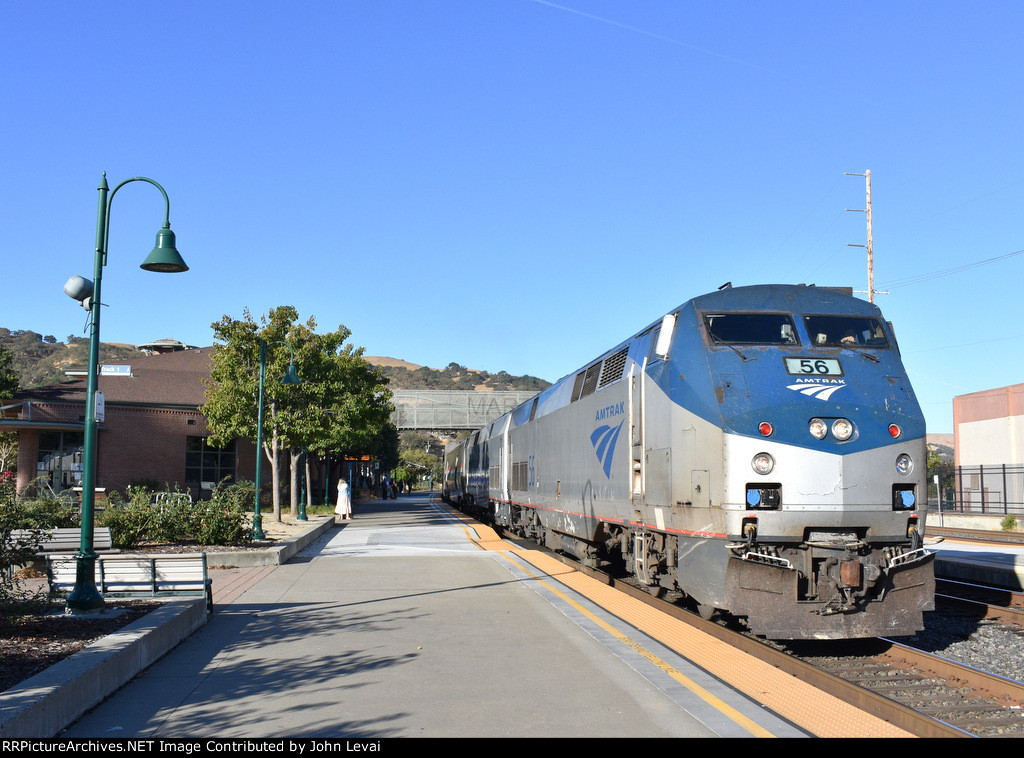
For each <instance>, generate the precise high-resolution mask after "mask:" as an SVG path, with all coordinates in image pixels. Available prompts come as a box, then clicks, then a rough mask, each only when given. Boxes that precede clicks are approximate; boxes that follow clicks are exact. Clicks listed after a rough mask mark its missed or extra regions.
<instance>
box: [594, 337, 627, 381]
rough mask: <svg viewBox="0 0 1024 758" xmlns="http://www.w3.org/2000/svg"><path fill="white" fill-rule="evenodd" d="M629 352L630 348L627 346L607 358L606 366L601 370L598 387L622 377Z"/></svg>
mask: <svg viewBox="0 0 1024 758" xmlns="http://www.w3.org/2000/svg"><path fill="white" fill-rule="evenodd" d="M628 353H629V348H628V347H626V348H623V349H622V350H620V351H619V352H617V353H616V354H615V355H613V356H611V357H610V358H608V359H606V360H605V362H604V368H603V369H602V370H601V381H600V382H598V385H597V387H598V389H600V388H601V387H606V386H607V385H609V384H611V383H612V382H617V381H619V379H621V378H622V372H623V370H624V369H625V368H626V355H627V354H628Z"/></svg>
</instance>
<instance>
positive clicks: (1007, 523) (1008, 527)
mask: <svg viewBox="0 0 1024 758" xmlns="http://www.w3.org/2000/svg"><path fill="white" fill-rule="evenodd" d="M999 526H1000V528H1001V529H1002V530H1003V531H1004V532H1012V531H1013V530H1014V529H1016V528H1017V517H1016V516H1014V515H1013V514H1012V513H1011V514H1010V515H1008V516H1004V517H1003V520H1002V521H1000V522H999Z"/></svg>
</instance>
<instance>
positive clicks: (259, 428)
mask: <svg viewBox="0 0 1024 758" xmlns="http://www.w3.org/2000/svg"><path fill="white" fill-rule="evenodd" d="M270 344H271V345H278V344H280V345H284V346H285V347H287V348H288V350H289V352H291V354H292V358H291V361H290V362H289V363H288V370H287V371H286V372H285V375H284V377H282V379H281V384H302V380H301V379H299V371H298V369H296V368H295V351H294V350H292V346H291V345H289V344H288V343H287V342H284V341H282V340H277V341H276V342H271V343H270ZM266 376H267V343H266V342H265V341H264V340H260V390H259V400H258V401H257V410H256V507H255V508H254V509H253V514H252V538H253V539H254V540H261V539H263V538H264V537H265V536H266V535H265V534H264V533H263V515H262V514H261V513H260V485H261V483H262V476H263V467H262V464H263V385H264V382H265V380H266Z"/></svg>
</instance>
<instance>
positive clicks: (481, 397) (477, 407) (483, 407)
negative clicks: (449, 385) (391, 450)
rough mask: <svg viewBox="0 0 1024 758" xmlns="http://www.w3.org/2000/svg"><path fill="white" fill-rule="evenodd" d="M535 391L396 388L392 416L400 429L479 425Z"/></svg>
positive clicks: (438, 428)
mask: <svg viewBox="0 0 1024 758" xmlns="http://www.w3.org/2000/svg"><path fill="white" fill-rule="evenodd" d="M536 394H537V393H536V392H503V391H502V392H470V391H458V390H399V389H396V390H393V396H392V398H391V400H392V402H393V403H394V405H395V413H394V414H393V415H392V417H391V418H392V420H393V421H394V422H395V426H397V427H398V429H399V430H403V429H420V430H423V431H435V432H445V431H451V432H455V431H461V430H465V429H479V428H480V427H482V426H485V425H486V424H489V423H490V422H492V421H494V419H496V418H498V417H500V416H502V415H504V414H505V413H507V412H508V411H510V410H512V409H513V408H515V407H516V406H517V405H519V404H520V403H522V402H524V401H525V400H529V399H530V398H531V397H533V396H534V395H536Z"/></svg>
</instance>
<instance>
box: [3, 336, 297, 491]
mask: <svg viewBox="0 0 1024 758" xmlns="http://www.w3.org/2000/svg"><path fill="white" fill-rule="evenodd" d="M143 347H146V348H148V349H151V350H155V351H156V352H152V353H150V354H142V355H139V356H138V357H135V358H132V360H131V361H130V362H119V363H116V364H107V365H104V366H102V367H101V371H100V376H99V384H98V390H97V391H98V392H99V393H102V395H103V415H102V420H101V421H100V423H99V428H98V432H97V461H96V487H97V488H98V489H99V490H102V492H101V493H99V494H101V495H102V494H103V493H109V492H112V491H115V490H117V491H124V489H125V488H126V487H128V485H131V484H138V483H145V484H153V485H156V486H159V487H163V486H165V485H169V486H170V487H171V488H174V487H177V488H178V489H180V490H183V491H188V492H190V493H191V495H192V497H193V499H200V498H202V497H203V496H204V493H208V492H209V491H210V490H212V489H213V487H215V486H216V484H217V483H218V482H220V481H221V480H222V479H223V478H224V477H231V478H232V479H234V480H240V479H248V480H250V481H251V480H252V479H253V478H254V477H255V468H256V464H255V456H256V451H255V446H254V444H253V443H252V442H251V441H250V440H247V439H238V440H233V441H232V442H230V443H228V444H227V445H225V446H223V447H215V446H212V445H210V444H209V441H208V439H207V437H208V436H209V428H208V426H207V424H206V419H205V418H204V416H203V414H202V412H201V410H200V406H201V405H202V404H203V403H204V402H205V392H206V385H205V384H204V380H205V379H208V378H209V376H210V368H211V366H210V357H211V355H212V353H213V348H211V347H205V348H188V347H186V346H183V345H174V343H171V342H170V341H167V342H165V343H164V344H160V343H154V344H153V345H150V346H143ZM81 374H82V375H81V376H76V377H75V378H74V380H73V381H70V382H67V383H64V384H58V385H52V386H49V387H41V388H38V389H31V390H24V391H22V392H19V393H18V394H17V395H16V396H15V398H14V399H13V400H8V401H6V402H4V403H3V406H4V411H3V413H2V414H0V430H3V431H16V432H17V433H18V481H17V483H18V491H19V492H21V491H24V490H25V488H26V487H28V486H29V485H30V484H31V483H32V481H33V480H36V479H39V478H41V479H42V480H43V481H45V482H47V483H48V484H49V485H50V486H51V487H52V488H53V489H54V490H55V491H56V492H60V491H63V490H68V489H71V490H74V489H75V488H76V487H79V488H80V487H81V478H82V464H83V457H84V453H83V448H84V446H83V439H84V429H85V424H84V420H85V393H86V377H85V376H84V374H85V371H84V370H83V371H82V372H81ZM97 403H98V404H99V399H97ZM283 463H285V465H287V464H286V462H284V461H283ZM263 468H264V473H265V476H264V479H267V480H269V476H270V473H269V468H270V467H269V466H264V467H263Z"/></svg>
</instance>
